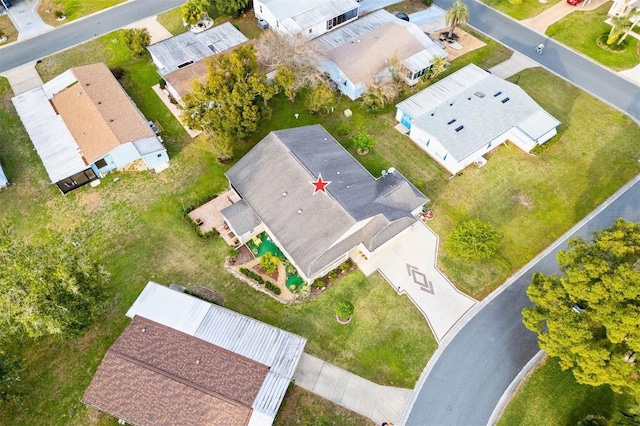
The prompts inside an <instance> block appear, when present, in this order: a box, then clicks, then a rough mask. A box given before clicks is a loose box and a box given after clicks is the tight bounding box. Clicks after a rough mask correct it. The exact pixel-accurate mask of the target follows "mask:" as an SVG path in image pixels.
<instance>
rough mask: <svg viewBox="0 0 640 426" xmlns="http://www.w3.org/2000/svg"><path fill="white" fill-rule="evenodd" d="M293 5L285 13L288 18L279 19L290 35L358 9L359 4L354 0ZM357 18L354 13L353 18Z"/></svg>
mask: <svg viewBox="0 0 640 426" xmlns="http://www.w3.org/2000/svg"><path fill="white" fill-rule="evenodd" d="M295 3H297V5H296V6H295V7H294V8H293V9H289V11H288V12H285V14H286V15H288V16H286V17H283V18H282V19H279V21H280V23H281V24H282V25H283V26H284V27H285V28H287V30H289V32H290V33H291V34H297V33H300V32H302V31H304V30H306V29H307V28H311V27H313V26H314V25H317V24H323V23H325V22H326V21H328V20H329V19H332V18H335V17H336V16H340V15H342V14H345V13H347V12H349V11H351V10H354V9H355V10H358V9H359V8H360V4H359V3H358V2H357V1H355V0H324V1H307V2H303V1H296V2H295ZM303 8H304V9H305V10H302V11H300V12H296V13H293V11H294V10H301V9H303ZM270 10H271V9H270ZM357 16H358V12H357V11H356V13H355V17H357Z"/></svg>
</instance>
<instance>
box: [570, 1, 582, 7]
mask: <svg viewBox="0 0 640 426" xmlns="http://www.w3.org/2000/svg"><path fill="white" fill-rule="evenodd" d="M583 1H584V0H567V3H569V4H570V5H571V6H577V5H579V4H580V3H582V2H583Z"/></svg>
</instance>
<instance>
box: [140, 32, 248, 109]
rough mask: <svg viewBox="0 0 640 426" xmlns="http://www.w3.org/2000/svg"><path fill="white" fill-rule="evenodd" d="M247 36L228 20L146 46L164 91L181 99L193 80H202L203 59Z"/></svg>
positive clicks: (239, 42)
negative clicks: (161, 80)
mask: <svg viewBox="0 0 640 426" xmlns="http://www.w3.org/2000/svg"><path fill="white" fill-rule="evenodd" d="M247 41H248V39H247V37H246V36H245V35H244V34H242V33H241V32H240V31H239V30H238V29H237V28H236V27H234V26H233V25H232V24H231V23H230V22H225V23H224V24H221V25H218V26H217V27H213V28H210V29H208V30H205V31H202V32H199V33H194V32H192V31H187V32H184V33H182V34H179V35H177V36H174V37H171V38H168V39H166V40H163V41H160V42H158V43H154V44H152V45H150V46H148V47H147V50H149V53H150V54H151V59H153V62H154V64H155V65H156V67H158V73H159V74H160V76H161V77H162V78H163V79H164V81H165V82H166V85H167V86H166V89H167V91H168V92H169V93H170V94H171V96H173V98H174V99H175V100H176V101H178V102H180V100H181V98H182V96H184V95H185V94H187V93H189V92H191V91H192V81H193V80H198V81H204V80H205V79H206V77H207V74H208V70H207V63H206V61H204V59H206V58H209V57H211V56H213V55H217V54H219V53H221V52H224V51H226V50H229V49H232V48H234V47H236V46H238V45H240V44H242V43H245V42H247Z"/></svg>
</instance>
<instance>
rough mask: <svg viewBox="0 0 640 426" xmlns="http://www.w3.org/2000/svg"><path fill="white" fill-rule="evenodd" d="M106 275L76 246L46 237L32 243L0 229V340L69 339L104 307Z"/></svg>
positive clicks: (4, 227)
mask: <svg viewBox="0 0 640 426" xmlns="http://www.w3.org/2000/svg"><path fill="white" fill-rule="evenodd" d="M108 279H109V274H108V273H107V272H106V271H105V270H104V269H103V268H102V266H101V265H100V264H99V263H98V262H97V261H95V260H94V259H93V258H92V257H91V256H90V255H89V254H87V253H86V251H85V249H84V247H83V246H82V244H81V243H79V242H77V241H71V240H68V239H63V238H61V237H59V236H57V235H55V234H52V233H50V234H49V235H48V236H47V239H46V241H45V242H43V243H39V244H32V243H28V242H25V241H24V240H22V239H21V238H20V237H18V236H16V235H15V234H14V233H13V232H11V229H10V227H9V225H8V224H7V223H3V224H2V225H1V226H0V340H3V339H6V338H11V337H14V336H27V337H30V338H34V339H36V338H40V337H45V336H56V337H59V338H65V337H73V336H76V335H78V334H79V333H80V332H81V331H83V330H84V329H85V328H86V327H87V326H88V325H89V324H90V323H91V322H92V321H93V319H94V318H95V317H96V316H97V315H99V314H100V313H101V312H102V310H103V308H104V305H105V295H106V293H105V285H106V284H107V282H108Z"/></svg>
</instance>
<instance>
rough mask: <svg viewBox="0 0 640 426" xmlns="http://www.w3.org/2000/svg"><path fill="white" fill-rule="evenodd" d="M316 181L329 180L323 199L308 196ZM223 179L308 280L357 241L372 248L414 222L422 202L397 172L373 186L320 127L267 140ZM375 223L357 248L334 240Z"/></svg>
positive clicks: (284, 132)
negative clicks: (402, 223)
mask: <svg viewBox="0 0 640 426" xmlns="http://www.w3.org/2000/svg"><path fill="white" fill-rule="evenodd" d="M320 174H321V175H322V178H323V180H325V181H331V183H330V184H329V185H328V186H327V187H326V189H327V193H326V194H325V193H321V192H320V193H315V194H314V192H313V191H314V187H313V185H312V184H311V182H312V181H315V180H316V179H317V178H318V176H319V175H320ZM227 177H228V178H229V181H230V182H231V185H232V186H233V188H234V189H235V190H236V191H237V192H238V193H239V195H240V196H241V197H242V198H243V199H244V200H245V201H246V202H247V203H248V204H249V205H250V206H251V207H252V208H253V210H254V211H255V212H256V214H257V215H258V216H259V217H260V218H261V219H262V221H263V222H264V223H265V225H266V226H267V228H268V229H269V230H270V231H271V232H272V233H273V234H274V236H275V237H276V239H277V240H278V241H279V242H280V244H281V245H282V246H283V249H284V250H285V251H286V252H287V253H288V254H289V256H291V257H292V260H293V261H294V262H295V263H296V264H297V265H298V266H300V267H301V268H303V271H302V272H303V273H304V274H305V275H306V276H308V277H310V276H312V275H313V274H314V273H315V272H317V271H319V270H320V269H322V268H323V267H325V266H326V265H327V263H329V262H330V261H333V260H335V259H336V258H337V257H339V256H340V255H342V254H344V253H346V252H347V251H349V250H350V249H352V248H353V247H355V246H357V244H359V243H361V242H362V243H364V244H365V245H366V246H367V247H368V248H369V249H370V250H373V249H375V248H376V246H374V245H373V242H372V239H373V237H374V236H375V235H377V234H379V232H380V231H381V230H382V229H384V228H385V227H386V226H389V224H390V223H392V222H394V221H397V220H399V219H403V218H408V219H410V220H412V221H415V219H414V218H413V217H412V216H411V211H412V210H414V209H416V208H417V207H419V206H420V205H422V204H424V203H425V202H426V201H427V198H426V197H425V196H424V195H423V194H421V193H420V191H418V190H417V189H416V188H415V187H414V186H413V185H411V183H409V182H408V181H407V180H406V179H405V178H404V177H403V176H402V175H400V174H399V173H398V172H394V173H388V174H387V175H386V176H383V177H381V178H379V179H375V178H374V177H373V176H372V175H371V174H370V173H369V172H368V171H367V170H366V169H364V167H362V165H360V163H358V162H357V161H356V160H355V158H353V157H352V156H351V155H350V154H349V153H348V152H347V151H346V150H345V149H344V148H343V147H342V146H341V145H340V144H339V143H338V142H337V141H336V140H335V139H334V138H333V137H332V136H331V135H330V134H329V133H328V132H327V131H326V130H325V129H324V128H323V127H322V126H320V125H314V126H306V127H298V128H294V129H287V130H280V131H276V132H272V133H270V134H269V135H267V136H266V137H265V138H264V139H263V140H262V141H261V142H260V143H259V144H258V145H256V147H255V148H254V149H252V150H251V151H250V152H249V153H248V154H247V155H245V156H244V157H243V158H242V159H241V160H240V161H239V162H238V163H237V164H236V165H235V166H233V167H232V168H231V169H230V170H229V171H228V172H227ZM285 194H286V195H285ZM377 216H379V218H377V220H375V221H371V222H370V223H369V224H367V226H365V227H363V228H362V229H360V230H359V231H358V232H357V233H356V234H355V236H356V240H357V241H356V240H354V239H353V236H352V238H349V239H348V240H349V244H345V243H344V242H341V241H340V240H341V238H343V237H344V236H345V234H346V233H347V232H348V231H349V230H350V228H351V227H352V226H353V225H355V224H356V223H358V222H360V221H362V220H366V219H370V218H376V217H377ZM354 241H355V242H354ZM336 243H339V244H336ZM332 246H333V247H332ZM320 259H323V260H320Z"/></svg>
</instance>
